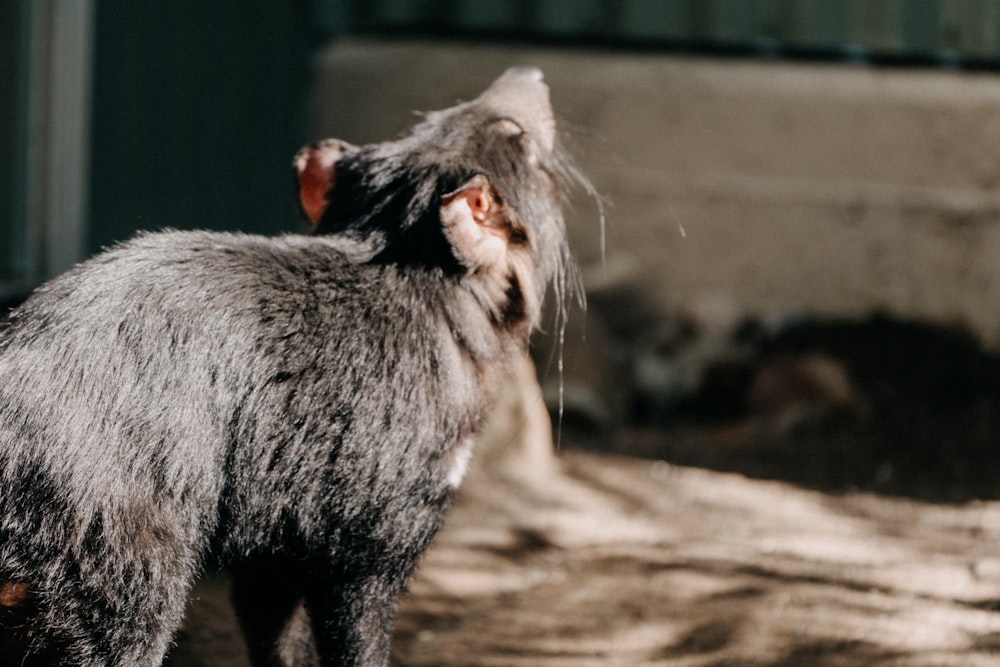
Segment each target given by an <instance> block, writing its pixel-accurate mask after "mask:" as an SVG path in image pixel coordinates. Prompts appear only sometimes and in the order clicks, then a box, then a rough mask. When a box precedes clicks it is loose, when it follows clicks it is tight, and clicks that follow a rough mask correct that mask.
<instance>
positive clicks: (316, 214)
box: [295, 139, 354, 225]
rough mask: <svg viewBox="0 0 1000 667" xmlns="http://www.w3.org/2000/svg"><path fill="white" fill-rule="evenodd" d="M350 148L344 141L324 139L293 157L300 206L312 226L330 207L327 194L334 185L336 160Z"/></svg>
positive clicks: (305, 147)
mask: <svg viewBox="0 0 1000 667" xmlns="http://www.w3.org/2000/svg"><path fill="white" fill-rule="evenodd" d="M353 148H354V147H353V146H352V145H351V144H349V143H347V142H346V141H341V140H339V139H324V140H323V141H319V142H316V143H314V144H309V145H308V146H304V147H303V148H302V149H301V150H300V151H299V152H298V153H296V154H295V175H296V178H297V179H298V182H299V205H300V207H301V208H302V212H303V213H305V214H306V217H307V218H309V220H310V221H311V222H312V223H313V224H314V225H315V224H316V223H317V222H319V220H320V218H322V217H323V214H324V213H325V212H326V207H327V206H328V205H329V204H330V193H331V192H332V191H333V188H334V186H335V185H336V184H337V161H338V160H340V158H341V157H343V156H344V154H345V153H347V152H348V151H349V150H351V149H353Z"/></svg>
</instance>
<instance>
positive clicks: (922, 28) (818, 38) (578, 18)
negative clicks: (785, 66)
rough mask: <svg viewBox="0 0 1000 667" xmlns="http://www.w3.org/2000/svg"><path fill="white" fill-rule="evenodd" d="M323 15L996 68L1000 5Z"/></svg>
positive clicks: (993, 1) (686, 2) (860, 0)
mask: <svg viewBox="0 0 1000 667" xmlns="http://www.w3.org/2000/svg"><path fill="white" fill-rule="evenodd" d="M335 7H336V8H337V9H335ZM319 9H320V11H319V14H320V16H321V19H324V20H325V21H326V23H327V25H326V27H327V28H328V29H329V30H330V31H332V32H339V33H344V32H381V31H405V32H407V33H409V34H413V33H414V32H421V31H429V32H434V33H438V34H440V33H448V34H462V33H468V32H474V33H477V34H481V33H484V32H495V33H497V34H498V35H500V36H504V37H509V36H512V35H514V36H523V37H525V38H531V39H539V38H540V39H546V38H554V39H560V40H566V39H570V40H578V41H580V42H586V43H608V44H615V45H622V44H624V45H628V44H640V45H643V46H653V47H656V46H657V45H661V46H664V47H671V48H677V47H682V48H695V49H699V48H701V49H713V50H720V51H746V52H757V53H762V54H766V55H782V54H790V55H810V56H826V57H838V58H850V59H891V60H900V61H905V60H912V61H919V62H939V63H946V64H951V63H967V64H991V63H1000V0H537V1H532V0H451V1H441V2H426V1H424V2H421V1H415V0H352V2H350V3H347V4H344V3H342V2H337V1H336V0H319Z"/></svg>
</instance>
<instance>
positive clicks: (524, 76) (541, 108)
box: [479, 67, 556, 152]
mask: <svg viewBox="0 0 1000 667" xmlns="http://www.w3.org/2000/svg"><path fill="white" fill-rule="evenodd" d="M479 99H480V101H481V102H482V103H484V104H486V105H488V106H490V107H491V108H492V109H493V110H494V111H495V112H496V113H497V114H498V115H501V116H504V117H507V118H510V119H512V120H514V121H515V122H517V124H518V125H520V126H521V127H522V128H524V129H525V130H526V131H527V132H528V133H529V134H531V135H532V136H534V137H535V139H536V140H537V141H538V143H539V144H540V145H541V146H542V147H543V148H544V149H545V150H546V151H550V152H551V151H552V148H553V146H554V144H555V133H556V127H555V118H554V117H553V114H552V106H551V104H550V103H549V87H548V86H547V85H546V84H545V76H544V75H543V74H542V70H540V69H538V68H537V67H511V68H510V69H508V70H507V71H506V72H504V73H503V74H502V75H500V78H498V79H497V80H496V81H494V82H493V85H491V86H490V87H489V88H487V89H486V92H484V93H483V94H482V96H481V97H480V98H479Z"/></svg>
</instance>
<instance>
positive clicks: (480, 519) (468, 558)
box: [170, 450, 1000, 667]
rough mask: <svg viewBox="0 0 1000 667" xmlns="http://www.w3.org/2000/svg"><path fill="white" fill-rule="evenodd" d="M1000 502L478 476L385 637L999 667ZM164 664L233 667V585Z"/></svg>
mask: <svg viewBox="0 0 1000 667" xmlns="http://www.w3.org/2000/svg"><path fill="white" fill-rule="evenodd" d="M998 538H1000V502H996V501H974V502H968V503H964V504H935V503H930V502H925V501H920V500H915V499H901V498H898V497H895V498H894V497H885V496H878V495H872V494H866V493H847V494H830V493H824V492H820V491H814V490H806V489H803V488H799V487H796V486H794V485H791V484H789V483H786V482H780V481H768V480H756V479H750V478H747V477H745V476H742V475H740V474H735V473H723V472H713V471H709V470H703V469H697V468H690V467H681V466H676V465H671V464H668V463H665V462H662V461H650V460H640V459H630V458H625V457H612V456H605V455H600V454H595V453H584V452H578V451H568V450H567V451H564V452H563V453H562V455H561V456H560V457H559V461H558V464H557V466H556V467H555V469H554V470H553V471H552V472H550V473H546V474H542V475H538V476H536V477H535V478H534V479H533V480H519V481H518V480H511V479H505V478H503V477H502V476H501V477H497V476H490V475H486V474H484V473H483V472H482V471H478V472H475V473H474V474H473V475H472V476H471V477H470V478H469V479H468V480H467V481H466V484H465V486H464V487H463V491H462V496H461V499H460V501H459V503H458V505H457V507H456V508H455V510H454V511H453V512H452V514H451V515H450V517H449V520H448V523H447V525H446V528H445V530H444V531H443V533H442V534H441V536H440V537H439V539H438V540H437V542H436V543H435V545H434V546H433V547H432V549H431V550H430V551H429V553H428V554H427V557H426V559H425V561H424V563H423V564H422V566H421V568H420V570H419V573H418V575H417V576H416V578H415V580H414V581H413V582H412V585H411V591H410V594H409V595H408V596H407V597H406V598H405V599H404V600H403V602H402V606H401V609H400V611H399V615H398V620H397V624H396V632H395V639H394V650H393V663H392V664H394V665H400V666H402V665H412V666H431V665H436V666H442V667H444V666H455V667H459V666H462V667H470V666H483V667H486V666H497V667H500V666H504V667H518V666H525V667H527V666H532V667H536V666H537V667H557V666H558V667H563V666H565V667H570V666H573V667H586V666H589V665H595V666H596V665H623V666H624V665H628V666H632V665H635V666H639V665H677V666H680V665H683V666H691V667H709V666H711V667H721V666H722V665H745V666H746V665H749V666H759V667H764V666H768V667H779V666H789V667H791V666H793V665H816V666H839V665H869V666H889V665H906V666H913V667H923V666H926V667H931V666H933V667H943V666H946V665H949V666H950V665H954V666H955V667H959V666H961V667H970V666H975V665H996V664H1000V613H998V612H1000V551H998V549H997V544H998ZM195 598H196V599H195V600H194V601H193V603H192V609H191V612H190V614H189V618H188V622H187V629H186V630H185V632H184V633H183V634H182V636H181V637H180V638H179V643H178V647H177V649H176V650H175V652H174V654H173V656H172V659H171V662H170V664H172V665H194V666H198V665H213V666H216V665H217V666H220V667H229V666H234V667H235V666H236V665H245V664H246V661H245V656H244V655H243V653H242V648H241V647H240V645H239V632H238V630H236V628H235V626H234V624H233V623H232V616H231V612H230V611H229V610H228V606H227V605H226V603H225V582H224V580H223V579H221V578H211V579H209V580H207V581H205V582H203V584H202V585H201V587H200V588H199V590H198V591H197V593H196V596H195Z"/></svg>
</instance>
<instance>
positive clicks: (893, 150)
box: [311, 40, 1000, 343]
mask: <svg viewBox="0 0 1000 667" xmlns="http://www.w3.org/2000/svg"><path fill="white" fill-rule="evenodd" d="M525 63H531V64H536V65H538V66H540V67H542V69H543V70H544V71H545V73H546V79H547V81H548V82H549V85H550V87H551V89H552V99H553V105H554V107H555V108H556V111H557V115H558V117H559V120H560V124H561V127H562V130H563V133H564V135H565V138H566V140H567V143H568V145H569V146H570V148H571V149H572V150H573V152H574V153H575V155H576V157H577V159H578V162H579V163H580V165H581V167H582V168H583V171H584V172H585V173H587V174H588V176H589V177H590V178H591V180H592V181H593V182H594V185H595V186H596V188H597V190H598V192H600V193H601V196H602V197H603V198H604V199H605V200H606V201H607V221H608V229H607V248H608V251H607V254H608V258H609V260H608V261H615V259H614V258H615V257H616V256H618V255H622V256H624V257H625V258H627V260H628V261H629V262H630V263H631V264H632V265H634V266H635V267H636V271H635V274H634V275H633V279H634V280H635V281H637V282H640V283H641V284H642V285H643V286H644V287H645V288H647V289H648V290H649V291H650V293H651V294H652V295H654V296H655V297H656V299H657V300H658V301H659V302H660V303H661V304H663V305H664V306H665V307H666V306H668V305H672V304H678V303H687V302H689V301H691V300H699V299H704V298H711V299H725V300H730V301H732V302H734V303H736V304H739V305H740V306H741V307H743V308H746V309H748V310H750V311H753V312H757V313H759V314H766V313H769V312H775V311H786V310H789V309H803V308H805V309H809V310H813V311H817V312H824V313H835V314H841V315H858V314H865V313H867V312H869V311H871V310H873V309H885V310H888V311H890V312H893V313H895V314H898V315H901V316H907V317H918V318H930V319H933V320H935V321H944V322H950V323H962V324H964V325H967V326H969V327H971V328H972V329H973V330H975V331H976V332H977V333H978V334H980V335H981V336H982V337H983V338H984V339H986V340H987V341H988V342H991V343H997V342H1000V326H998V324H997V318H996V316H995V314H994V313H993V311H992V310H991V309H990V308H988V307H987V304H991V303H998V302H1000V265H998V263H997V262H996V257H998V256H1000V153H998V152H997V150H996V147H997V146H998V145H1000V81H998V80H997V79H996V77H995V76H994V75H992V74H976V73H962V72H957V71H947V70H920V69H912V70H896V69H887V68H872V67H866V66H850V65H843V64H803V63H788V62H781V61H772V62H768V61H760V60H756V61H740V60H712V59H701V58H691V57H676V56H664V55H659V54H653V53H644V54H636V53H616V52H598V53H594V52H586V51H574V50H569V49H539V48H520V47H506V46H495V45H486V46H481V45H475V44H470V43H463V44H438V43H421V42H415V43H410V42H385V41H350V40H348V41H340V42H335V43H334V44H333V45H332V46H331V47H330V48H329V49H328V50H327V51H326V52H325V53H324V54H323V56H322V57H321V58H320V60H319V61H318V63H317V77H316V81H315V85H314V91H315V92H314V100H313V103H312V105H311V108H312V109H313V121H312V125H313V127H314V128H315V133H316V134H317V135H322V136H326V135H332V136H339V137H341V138H344V139H347V140H349V141H354V142H366V141H376V140H381V139H383V138H384V137H385V136H386V135H387V134H391V133H393V132H395V131H398V130H400V129H402V128H404V127H406V126H407V125H408V124H410V123H411V122H412V119H413V115H412V113H413V111H416V110H426V109H433V108H442V107H445V106H448V105H450V104H452V103H453V102H454V101H456V100H458V99H469V98H471V97H473V96H474V95H475V94H477V93H478V91H479V89H480V88H482V86H483V85H484V82H487V81H489V80H490V79H491V78H492V77H493V76H495V75H496V74H497V73H498V72H500V71H502V70H503V69H504V68H505V67H507V66H510V65H517V64H525ZM597 218H598V216H597V214H596V211H595V208H594V206H593V205H592V204H591V203H589V202H588V201H587V200H586V198H585V197H579V198H578V199H577V201H576V203H575V207H574V211H573V214H572V215H571V216H570V231H571V234H572V236H573V241H574V246H575V248H576V250H577V254H578V256H579V257H580V258H581V260H582V262H583V263H584V264H595V263H596V264H600V263H601V261H602V260H601V259H600V250H599V246H600V243H599V239H600V232H599V225H598V222H597Z"/></svg>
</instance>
